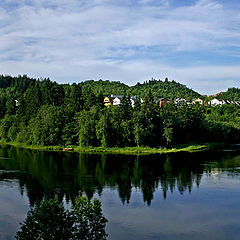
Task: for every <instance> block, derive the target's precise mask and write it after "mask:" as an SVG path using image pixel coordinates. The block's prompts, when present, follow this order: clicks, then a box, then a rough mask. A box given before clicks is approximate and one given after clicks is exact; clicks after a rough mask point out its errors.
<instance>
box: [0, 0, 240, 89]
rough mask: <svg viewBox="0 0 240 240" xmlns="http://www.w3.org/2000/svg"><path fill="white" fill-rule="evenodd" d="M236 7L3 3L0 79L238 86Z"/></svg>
mask: <svg viewBox="0 0 240 240" xmlns="http://www.w3.org/2000/svg"><path fill="white" fill-rule="evenodd" d="M239 10H240V2H239V1H238V0H0V34H1V35H0V36H1V37H0V73H2V74H11V75H18V74H28V75H29V76H31V77H50V78H51V79H52V80H55V81H57V82H62V83H63V82H64V83H68V82H69V83H72V82H79V81H83V80H86V79H94V80H98V79H110V80H116V81H122V82H124V83H127V84H129V85H134V84H135V83H136V82H143V81H145V80H148V79H151V78H152V77H153V78H156V79H164V78H165V77H168V78H169V79H173V80H175V81H178V82H180V83H183V84H185V85H187V86H188V87H190V88H192V89H194V90H196V91H199V92H200V93H203V94H212V93H215V92H218V91H225V90H226V89H227V88H228V87H240V11H239Z"/></svg>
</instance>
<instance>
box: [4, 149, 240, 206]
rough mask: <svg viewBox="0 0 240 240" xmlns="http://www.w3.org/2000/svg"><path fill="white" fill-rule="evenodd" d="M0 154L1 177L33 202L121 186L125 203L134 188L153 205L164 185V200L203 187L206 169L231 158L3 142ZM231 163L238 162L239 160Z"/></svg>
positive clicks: (210, 169)
mask: <svg viewBox="0 0 240 240" xmlns="http://www.w3.org/2000/svg"><path fill="white" fill-rule="evenodd" d="M0 156H1V158H0V180H2V179H17V180H18V182H19V190H20V192H21V194H23V193H24V191H26V192H27V195H28V198H29V201H30V204H31V205H33V204H34V203H35V202H36V201H39V200H41V199H43V198H53V197H55V196H57V197H58V198H59V200H62V199H63V198H65V199H66V201H67V202H68V201H70V200H71V201H72V200H73V199H75V197H76V196H77V195H78V193H79V191H82V192H84V193H85V194H86V195H87V196H88V197H89V198H92V197H93V195H94V194H95V193H98V194H99V195H101V193H102V191H103V189H104V188H105V187H110V188H111V189H117V190H118V192H119V197H120V199H121V201H122V203H123V204H124V203H129V202H130V199H131V193H132V190H133V189H134V188H135V189H138V190H140V191H141V192H142V196H143V200H144V202H146V203H147V204H148V205H150V204H151V201H152V199H153V194H154V192H155V191H156V189H159V188H160V189H162V194H163V198H166V197H167V194H168V193H170V192H173V191H175V190H178V191H179V192H180V193H181V194H183V193H184V192H185V191H188V192H191V190H192V187H193V186H194V185H196V186H197V187H199V185H200V181H201V176H202V174H203V173H204V172H206V173H211V171H216V167H217V166H219V167H220V166H225V165H226V162H228V163H229V159H232V156H230V155H229V153H228V154H224V155H223V154H222V153H221V154H220V153H219V154H216V153H212V154H211V153H209V152H208V153H195V154H190V153H177V154H168V155H148V156H127V155H101V154H77V153H62V152H44V151H36V150H25V149H20V148H15V147H10V146H1V148H0ZM232 161H234V162H237V163H236V164H238V165H239V163H240V159H238V158H237V159H234V160H232ZM211 162H212V163H214V164H211ZM206 163H207V164H206Z"/></svg>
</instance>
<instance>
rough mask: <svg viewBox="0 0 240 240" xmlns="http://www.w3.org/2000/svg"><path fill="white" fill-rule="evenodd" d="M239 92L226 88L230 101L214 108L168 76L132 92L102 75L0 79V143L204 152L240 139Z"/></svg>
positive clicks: (88, 149)
mask: <svg viewBox="0 0 240 240" xmlns="http://www.w3.org/2000/svg"><path fill="white" fill-rule="evenodd" d="M130 90H131V91H130ZM114 94H115V95H116V94H121V95H118V97H115V98H116V99H115V98H114V99H113V96H114ZM239 94H240V89H235V90H234V91H233V89H232V92H231V94H230V95H228V96H229V97H227V96H226V98H228V100H229V101H230V100H231V102H229V104H224V105H218V106H215V107H213V106H211V105H209V104H204V101H205V102H207V103H208V100H207V98H206V97H205V98H202V99H200V95H199V94H198V93H196V92H193V91H192V90H191V89H188V88H187V87H186V86H184V85H181V84H179V83H176V82H175V81H169V80H168V79H167V78H166V79H165V81H162V80H155V79H152V80H149V81H146V82H145V83H143V84H137V85H136V86H135V87H134V88H133V89H132V87H128V86H127V85H124V84H121V83H120V82H110V81H100V80H99V81H96V82H95V81H86V82H82V83H78V84H76V83H73V84H71V85H70V84H58V83H56V82H52V81H50V80H49V79H38V80H36V79H31V78H28V77H27V76H19V77H11V76H0V142H6V143H13V145H15V146H20V147H25V148H31V149H42V150H50V151H60V150H65V151H70V150H71V148H74V149H73V150H74V151H75V152H94V153H95V152H100V153H101V152H104V153H119V154H151V153H170V152H181V151H185V152H186V151H187V152H193V151H204V150H208V149H212V148H215V144H212V143H218V142H220V143H221V142H223V143H225V144H226V145H227V144H229V143H240V98H239V97H238V98H237V97H236V95H238V96H239ZM109 96H111V97H109ZM116 96H117V95H116ZM218 96H219V95H218ZM196 97H198V98H196ZM221 98H222V97H221ZM177 99H178V100H179V99H182V100H183V101H181V102H179V101H177ZM194 99H195V100H194ZM113 100H116V101H117V104H115V105H114V104H113ZM185 100H186V101H185ZM188 100H189V101H188ZM237 100H239V105H238V104H236V103H237V102H236V101H237ZM116 101H115V102H116ZM109 104H110V105H109ZM205 143H208V144H205ZM209 143H211V144H209ZM212 145H214V147H213V146H212ZM220 145H221V144H220ZM148 146H155V148H151V147H148ZM160 146H161V147H160ZM170 147H171V149H170ZM64 148H66V149H64Z"/></svg>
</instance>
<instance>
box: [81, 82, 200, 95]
mask: <svg viewBox="0 0 240 240" xmlns="http://www.w3.org/2000/svg"><path fill="white" fill-rule="evenodd" d="M80 85H81V86H82V88H83V89H87V88H91V89H92V90H93V91H94V92H102V93H103V95H111V94H114V95H124V94H128V95H131V96H140V97H144V95H145V94H146V93H147V92H148V91H149V90H151V91H152V93H153V95H154V96H155V97H166V98H167V97H168V98H175V97H178V98H195V97H200V96H201V95H200V94H199V93H197V92H195V91H193V90H192V89H189V88H187V87H186V86H185V85H183V84H180V83H177V82H175V81H168V80H167V79H166V80H165V81H161V80H155V79H152V80H149V81H145V82H144V83H142V84H141V83H137V84H136V85H134V86H128V85H126V84H124V83H121V82H114V81H113V82H111V81H108V80H106V81H103V80H99V81H93V80H90V81H85V82H81V83H80Z"/></svg>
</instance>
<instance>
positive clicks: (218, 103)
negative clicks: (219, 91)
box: [208, 98, 226, 106]
mask: <svg viewBox="0 0 240 240" xmlns="http://www.w3.org/2000/svg"><path fill="white" fill-rule="evenodd" d="M208 104H209V105H211V106H217V105H223V104H226V102H225V101H224V100H219V99H217V98H214V99H212V100H211V101H209V102H208Z"/></svg>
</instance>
